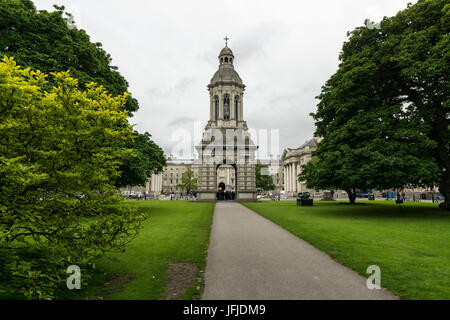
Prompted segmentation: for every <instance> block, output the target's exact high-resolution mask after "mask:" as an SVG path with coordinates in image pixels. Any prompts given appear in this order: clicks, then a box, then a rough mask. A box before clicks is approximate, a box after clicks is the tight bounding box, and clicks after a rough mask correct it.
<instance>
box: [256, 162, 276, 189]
mask: <svg viewBox="0 0 450 320" xmlns="http://www.w3.org/2000/svg"><path fill="white" fill-rule="evenodd" d="M268 167H269V166H268V165H267V164H260V163H257V164H256V165H255V172H256V188H259V189H263V190H273V189H275V185H274V184H273V179H272V177H271V176H270V175H268V174H263V172H261V171H262V170H265V169H267V168H268Z"/></svg>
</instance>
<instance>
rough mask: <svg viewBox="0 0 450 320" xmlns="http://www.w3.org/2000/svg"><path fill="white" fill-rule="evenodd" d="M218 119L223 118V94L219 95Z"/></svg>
mask: <svg viewBox="0 0 450 320" xmlns="http://www.w3.org/2000/svg"><path fill="white" fill-rule="evenodd" d="M219 119H220V120H223V96H222V95H219Z"/></svg>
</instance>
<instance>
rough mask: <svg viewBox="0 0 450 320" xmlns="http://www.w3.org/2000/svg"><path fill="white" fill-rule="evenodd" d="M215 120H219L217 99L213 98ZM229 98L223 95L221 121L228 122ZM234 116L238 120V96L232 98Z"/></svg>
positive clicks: (229, 112)
mask: <svg viewBox="0 0 450 320" xmlns="http://www.w3.org/2000/svg"><path fill="white" fill-rule="evenodd" d="M214 110H215V120H218V119H219V97H217V96H216V97H214ZM230 110H231V107H230V97H229V96H228V95H225V96H224V97H223V119H224V120H230V118H231V111H230ZM234 116H235V119H236V120H239V96H236V97H234Z"/></svg>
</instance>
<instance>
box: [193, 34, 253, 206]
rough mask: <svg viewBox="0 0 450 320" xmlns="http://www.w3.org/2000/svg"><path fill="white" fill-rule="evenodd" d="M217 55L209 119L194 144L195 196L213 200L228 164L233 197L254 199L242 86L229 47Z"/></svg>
mask: <svg viewBox="0 0 450 320" xmlns="http://www.w3.org/2000/svg"><path fill="white" fill-rule="evenodd" d="M225 41H226V43H225V47H224V48H223V49H222V50H221V51H220V54H219V57H218V58H219V68H218V70H217V71H216V73H215V74H214V76H213V77H212V79H211V81H210V83H209V85H208V91H209V97H210V108H209V113H210V115H209V121H208V124H207V125H206V127H205V131H204V132H203V137H202V141H201V142H200V144H199V145H198V146H196V149H197V152H198V154H199V158H198V160H197V164H198V167H199V170H198V199H199V200H201V201H215V200H216V199H217V194H218V191H220V189H221V188H220V187H219V184H222V183H221V182H220V181H218V179H217V170H218V169H219V168H220V167H221V166H227V167H229V168H230V170H233V172H234V176H235V179H233V181H234V182H235V185H234V186H233V188H232V189H233V190H230V191H231V192H233V193H234V194H235V199H236V200H241V201H256V181H255V180H256V178H255V164H256V160H255V153H256V149H257V148H258V147H257V146H255V144H254V143H253V141H252V140H251V138H250V134H249V132H248V128H247V123H246V122H245V121H244V112H243V107H244V90H245V85H244V83H243V82H242V79H241V78H240V77H239V74H238V73H237V72H236V70H235V69H234V55H233V52H232V51H231V49H230V48H229V47H228V43H227V42H228V38H227V37H226V38H225Z"/></svg>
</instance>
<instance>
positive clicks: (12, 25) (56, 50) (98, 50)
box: [0, 0, 165, 186]
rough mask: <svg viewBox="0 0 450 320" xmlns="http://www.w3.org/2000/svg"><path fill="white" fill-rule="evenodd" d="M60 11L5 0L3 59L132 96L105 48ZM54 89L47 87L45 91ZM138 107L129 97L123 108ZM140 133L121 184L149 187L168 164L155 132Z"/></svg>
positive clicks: (0, 22) (1, 5)
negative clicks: (149, 181) (65, 73)
mask: <svg viewBox="0 0 450 320" xmlns="http://www.w3.org/2000/svg"><path fill="white" fill-rule="evenodd" d="M55 9H56V11H53V12H47V11H45V10H40V11H37V10H36V8H35V6H34V4H33V2H32V1H30V0H0V56H3V55H6V56H10V57H14V59H15V60H16V61H17V63H18V64H19V65H21V66H23V67H30V68H31V69H33V70H40V71H42V72H45V73H50V72H59V71H67V70H69V71H70V74H71V75H72V76H73V77H74V78H77V79H78V81H79V83H80V86H81V88H86V86H87V84H88V83H90V82H96V83H97V84H100V85H102V86H103V87H105V88H106V89H107V90H108V93H110V94H112V95H113V96H117V95H122V94H123V93H124V92H127V90H128V83H127V81H126V80H125V78H124V77H123V76H122V75H121V74H120V73H119V72H118V70H117V67H115V66H112V65H111V56H110V55H109V54H108V53H107V52H106V51H105V50H103V49H102V44H101V43H99V42H97V43H92V42H91V41H90V38H89V35H88V34H87V33H86V32H85V31H84V30H79V29H77V28H76V27H75V25H74V23H73V19H74V17H72V16H71V15H70V14H67V13H65V12H64V7H63V6H61V7H58V6H55ZM52 85H54V83H50V82H49V83H47V84H46V89H47V90H50V87H51V86H52ZM138 108H139V105H138V102H137V100H136V99H134V98H132V97H131V96H130V95H128V96H127V101H126V103H125V106H124V109H125V110H126V111H128V115H130V116H131V115H132V112H134V111H137V110H138ZM135 135H136V139H135V142H128V145H127V147H128V148H130V149H134V151H135V152H134V156H130V157H128V158H126V159H124V161H123V164H122V166H121V168H120V171H121V172H122V176H121V177H120V178H119V179H118V180H117V182H116V185H117V186H126V185H145V182H146V181H147V179H148V178H149V177H150V175H151V173H152V172H158V171H159V170H161V169H162V166H164V165H165V158H164V155H163V152H162V150H161V149H160V148H159V147H158V146H157V145H156V144H155V143H154V142H153V141H152V140H151V139H150V137H151V136H150V134H148V133H144V134H140V133H138V132H135Z"/></svg>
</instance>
